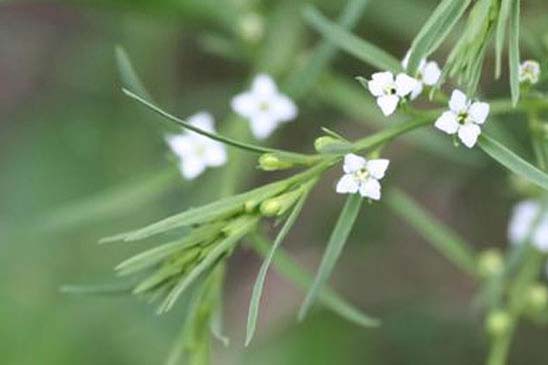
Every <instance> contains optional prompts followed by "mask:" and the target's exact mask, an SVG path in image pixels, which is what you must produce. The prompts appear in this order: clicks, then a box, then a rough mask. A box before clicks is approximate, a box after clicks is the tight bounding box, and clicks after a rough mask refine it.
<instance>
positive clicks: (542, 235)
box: [531, 213, 548, 252]
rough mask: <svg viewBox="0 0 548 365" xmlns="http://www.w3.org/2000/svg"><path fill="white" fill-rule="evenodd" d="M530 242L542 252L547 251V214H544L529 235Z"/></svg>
mask: <svg viewBox="0 0 548 365" xmlns="http://www.w3.org/2000/svg"><path fill="white" fill-rule="evenodd" d="M531 243H532V244H533V245H534V246H535V247H536V248H538V249H539V250H540V251H542V252H548V214H546V213H545V214H544V216H543V217H542V218H541V221H540V222H539V223H538V225H537V226H536V229H535V232H534V233H533V235H532V237H531Z"/></svg>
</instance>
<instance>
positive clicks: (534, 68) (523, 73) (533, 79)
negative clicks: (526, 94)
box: [519, 60, 540, 85]
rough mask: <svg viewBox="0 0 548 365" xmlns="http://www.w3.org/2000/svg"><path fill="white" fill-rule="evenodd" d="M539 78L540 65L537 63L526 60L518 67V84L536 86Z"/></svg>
mask: <svg viewBox="0 0 548 365" xmlns="http://www.w3.org/2000/svg"><path fill="white" fill-rule="evenodd" d="M539 77H540V64H539V63H538V62H537V61H533V60H527V61H524V62H523V63H522V64H521V65H519V82H521V83H526V82H527V83H530V84H531V85H533V84H536V83H537V82H538V80H539Z"/></svg>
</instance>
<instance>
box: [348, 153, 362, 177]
mask: <svg viewBox="0 0 548 365" xmlns="http://www.w3.org/2000/svg"><path fill="white" fill-rule="evenodd" d="M366 163H367V161H366V159H365V158H363V157H361V156H358V155H355V154H353V153H349V154H347V155H345V156H344V164H343V170H344V172H345V173H347V174H351V173H354V172H356V171H359V170H360V169H363V168H364V167H365V166H366Z"/></svg>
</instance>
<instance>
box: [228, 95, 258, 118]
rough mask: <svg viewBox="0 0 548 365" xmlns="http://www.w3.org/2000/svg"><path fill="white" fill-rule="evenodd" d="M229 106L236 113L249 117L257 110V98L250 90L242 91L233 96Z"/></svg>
mask: <svg viewBox="0 0 548 365" xmlns="http://www.w3.org/2000/svg"><path fill="white" fill-rule="evenodd" d="M230 106H231V107H232V110H234V111H235V112H236V113H237V114H239V115H241V116H243V117H245V118H250V117H251V116H252V115H253V114H254V113H256V112H257V109H258V107H259V99H258V98H257V96H256V95H255V94H253V93H251V92H244V93H241V94H238V95H236V96H235V97H233V98H232V100H231V102H230Z"/></svg>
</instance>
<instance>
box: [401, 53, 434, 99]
mask: <svg viewBox="0 0 548 365" xmlns="http://www.w3.org/2000/svg"><path fill="white" fill-rule="evenodd" d="M409 56H410V53H409V52H407V54H406V55H405V57H404V58H403V60H402V61H401V65H402V66H403V68H405V69H407V65H408V63H409ZM440 77H441V70H440V67H439V66H438V63H437V62H436V61H427V60H426V59H422V60H421V61H420V62H419V68H418V70H417V81H418V82H417V85H416V86H415V88H414V89H413V91H412V92H411V96H410V98H411V100H413V99H416V98H417V97H418V96H419V95H420V94H421V93H422V90H423V88H424V85H426V86H434V85H436V84H437V83H438V81H439V80H440Z"/></svg>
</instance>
